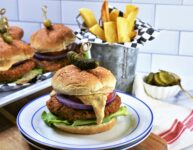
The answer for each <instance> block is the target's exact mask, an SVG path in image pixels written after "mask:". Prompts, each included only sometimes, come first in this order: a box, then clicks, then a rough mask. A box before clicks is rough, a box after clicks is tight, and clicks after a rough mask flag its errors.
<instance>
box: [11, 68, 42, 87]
mask: <svg viewBox="0 0 193 150" xmlns="http://www.w3.org/2000/svg"><path fill="white" fill-rule="evenodd" d="M42 73H43V70H42V69H37V68H36V69H33V70H31V71H30V72H28V73H26V74H25V75H24V76H23V77H22V78H20V79H18V80H17V81H15V83H17V84H24V83H27V82H29V81H31V80H32V79H34V78H35V77H36V76H38V75H40V74H42Z"/></svg>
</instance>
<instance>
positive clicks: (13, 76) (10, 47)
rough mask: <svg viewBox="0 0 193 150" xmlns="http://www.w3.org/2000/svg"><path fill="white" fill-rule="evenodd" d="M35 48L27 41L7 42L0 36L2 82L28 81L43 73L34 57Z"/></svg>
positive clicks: (0, 81) (0, 77)
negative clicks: (37, 66)
mask: <svg viewBox="0 0 193 150" xmlns="http://www.w3.org/2000/svg"><path fill="white" fill-rule="evenodd" d="M33 55H34V50H33V49H32V48H31V47H30V46H29V45H28V44H26V43H25V42H22V41H19V40H13V41H12V42H11V43H7V42H5V41H4V39H3V38H0V84H4V83H11V82H15V83H18V84H23V83H26V82H28V81H30V80H32V79H33V78H34V77H36V76H37V75H38V74H41V70H39V69H36V64H35V62H34V61H33V59H32V57H33Z"/></svg>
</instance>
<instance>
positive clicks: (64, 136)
mask: <svg viewBox="0 0 193 150" xmlns="http://www.w3.org/2000/svg"><path fill="white" fill-rule="evenodd" d="M117 93H118V95H119V96H120V97H121V99H122V103H123V104H124V105H126V106H127V107H128V110H129V112H130V114H131V116H132V117H119V118H118V122H117V124H116V125H115V127H113V128H112V129H111V130H109V131H107V132H103V133H99V134H95V135H76V134H69V133H65V132H62V131H59V130H56V129H53V128H50V127H48V126H47V125H46V124H45V123H44V122H43V121H42V120H41V113H42V112H43V111H48V109H47V108H46V106H45V103H46V101H47V100H48V99H49V98H50V97H49V95H45V96H42V97H39V98H37V99H35V100H34V101H32V102H31V103H29V104H27V105H26V106H24V108H23V109H22V110H21V111H20V112H19V114H18V117H17V125H18V129H19V130H20V132H21V133H22V134H24V135H25V136H26V137H27V138H29V139H31V140H32V141H35V142H37V143H40V144H42V145H47V146H49V147H52V148H57V149H93V148H95V149H107V148H115V147H120V146H124V145H127V144H131V145H130V147H132V146H133V145H134V144H132V143H135V142H136V141H137V140H139V139H141V138H142V137H144V136H145V135H146V134H147V132H148V131H149V130H150V129H151V128H152V123H153V113H152V111H151V109H150V108H149V106H148V105H146V104H145V103H144V102H143V101H141V100H139V99H137V98H134V97H132V96H129V95H126V94H124V93H120V92H117Z"/></svg>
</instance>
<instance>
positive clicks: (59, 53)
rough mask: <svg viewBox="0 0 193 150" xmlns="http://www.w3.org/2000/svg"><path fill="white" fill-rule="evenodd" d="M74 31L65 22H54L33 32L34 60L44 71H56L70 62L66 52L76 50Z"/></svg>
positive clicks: (31, 41) (31, 40)
mask: <svg viewBox="0 0 193 150" xmlns="http://www.w3.org/2000/svg"><path fill="white" fill-rule="evenodd" d="M74 41H75V35H74V33H73V31H72V30H71V29H70V28H68V27H67V26H65V25H63V24H52V25H51V27H50V28H46V27H44V28H42V29H40V30H38V31H36V32H35V33H33V34H32V36H31V39H30V43H31V46H32V47H33V48H34V49H35V52H36V53H35V55H34V60H35V61H36V63H37V64H38V66H40V67H41V68H42V69H43V70H44V72H55V71H56V70H58V69H60V68H62V67H64V66H66V65H67V64H69V62H68V60H67V59H66V53H67V52H68V51H71V50H76V49H77V47H76V44H75V43H74Z"/></svg>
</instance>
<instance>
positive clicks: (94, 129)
mask: <svg viewBox="0 0 193 150" xmlns="http://www.w3.org/2000/svg"><path fill="white" fill-rule="evenodd" d="M115 124H116V119H115V118H113V119H112V120H111V121H109V122H107V123H103V124H99V125H90V126H76V127H73V126H66V125H64V124H59V123H58V124H57V123H54V126H55V127H56V128H58V129H60V130H63V131H65V132H69V133H75V134H96V133H101V132H104V131H107V130H110V129H111V128H112V127H113V126H114V125H115Z"/></svg>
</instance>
